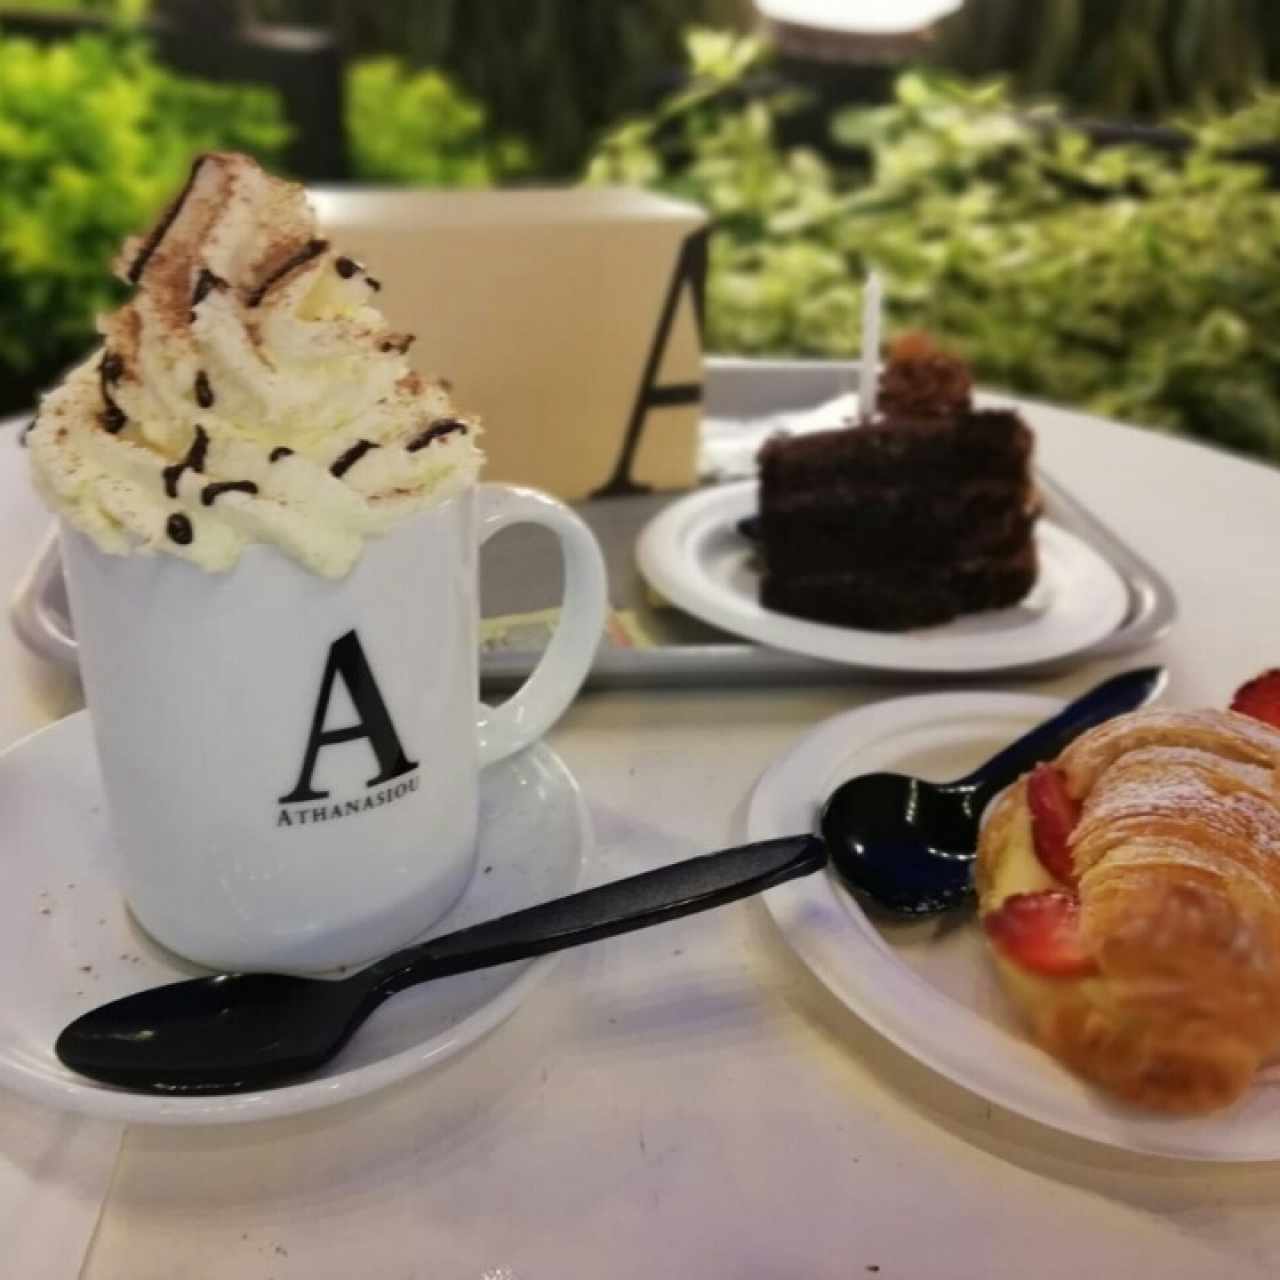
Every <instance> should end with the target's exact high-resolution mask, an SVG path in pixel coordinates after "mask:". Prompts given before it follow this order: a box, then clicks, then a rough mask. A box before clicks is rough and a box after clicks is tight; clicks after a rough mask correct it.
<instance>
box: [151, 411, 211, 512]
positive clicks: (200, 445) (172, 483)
mask: <svg viewBox="0 0 1280 1280" xmlns="http://www.w3.org/2000/svg"><path fill="white" fill-rule="evenodd" d="M208 451H209V437H208V436H207V435H206V434H205V429H204V428H203V427H196V434H195V439H194V440H192V442H191V448H190V449H188V450H187V456H186V457H185V458H183V460H182V461H181V462H175V463H174V464H173V466H171V467H165V469H164V470H163V471H162V472H161V473H160V474H161V475H162V476H163V477H164V491H165V493H167V494H168V495H169V497H171V498H176V497H177V496H178V481H179V480H180V479H181V478H182V473H183V472H184V471H186V470H187V469H188V468H190V469H191V470H192V471H203V470H204V459H205V454H207V453H208Z"/></svg>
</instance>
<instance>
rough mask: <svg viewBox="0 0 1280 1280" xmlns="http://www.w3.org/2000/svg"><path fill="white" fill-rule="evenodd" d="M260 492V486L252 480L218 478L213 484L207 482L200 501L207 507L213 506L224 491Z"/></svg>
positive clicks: (201, 492)
mask: <svg viewBox="0 0 1280 1280" xmlns="http://www.w3.org/2000/svg"><path fill="white" fill-rule="evenodd" d="M257 492H258V486H257V485H256V484H254V483H253V481H252V480H218V481H215V482H214V483H213V484H207V485H205V487H204V488H203V489H202V490H201V491H200V501H201V502H203V503H204V505H205V506H206V507H211V506H213V504H214V503H215V502H216V501H217V500H218V499H219V498H220V497H221V496H222V495H223V494H224V493H248V494H255V493H257Z"/></svg>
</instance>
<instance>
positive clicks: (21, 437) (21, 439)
mask: <svg viewBox="0 0 1280 1280" xmlns="http://www.w3.org/2000/svg"><path fill="white" fill-rule="evenodd" d="M39 421H40V419H39V418H32V419H31V421H30V422H28V423H27V425H26V426H25V427H23V428H22V430H21V431H20V432H19V434H18V444H19V445H20V446H21V447H22V448H23V449H25V448H26V447H27V437H28V436H29V435H30V434H31V432H32V431H33V430H34V429H35V425H36V423H37V422H39Z"/></svg>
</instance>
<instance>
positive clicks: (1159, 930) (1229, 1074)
mask: <svg viewBox="0 0 1280 1280" xmlns="http://www.w3.org/2000/svg"><path fill="white" fill-rule="evenodd" d="M1278 770H1280V730H1277V729H1275V728H1272V727H1271V726H1270V725H1268V724H1264V723H1262V722H1261V721H1259V720H1254V719H1251V718H1250V717H1248V716H1246V715H1240V714H1237V713H1235V712H1233V711H1166V710H1148V711H1140V712H1136V713H1134V714H1132V715H1126V716H1120V717H1118V718H1116V719H1115V720H1111V721H1109V722H1108V723H1106V724H1103V725H1101V726H1100V727H1098V728H1096V729H1093V730H1092V731H1090V732H1089V733H1087V734H1085V735H1083V736H1082V737H1080V738H1079V739H1077V740H1076V741H1075V742H1074V743H1072V745H1071V746H1069V747H1068V748H1067V749H1066V750H1065V751H1064V752H1063V753H1062V754H1061V756H1060V757H1059V758H1058V760H1057V762H1056V774H1057V780H1056V785H1059V786H1060V787H1061V788H1062V789H1063V790H1064V792H1065V796H1064V803H1065V804H1067V805H1069V806H1071V807H1072V808H1071V812H1072V816H1073V818H1074V827H1073V828H1072V829H1070V831H1069V833H1067V834H1065V837H1064V843H1063V846H1062V852H1063V855H1064V860H1063V861H1062V862H1061V863H1060V864H1056V869H1057V871H1058V872H1059V874H1057V875H1055V874H1053V873H1052V872H1051V871H1050V870H1049V868H1048V866H1046V865H1045V862H1046V860H1045V857H1044V855H1043V853H1041V854H1040V856H1037V852H1038V850H1040V843H1039V835H1040V832H1039V831H1033V809H1034V808H1035V805H1034V804H1033V803H1032V795H1031V793H1032V790H1033V789H1034V786H1035V784H1036V779H1035V777H1034V775H1032V776H1030V777H1024V778H1022V779H1020V780H1019V781H1018V782H1017V783H1015V784H1014V785H1013V786H1012V787H1011V788H1009V789H1008V790H1007V791H1006V792H1005V793H1004V794H1003V795H1002V796H1001V797H1000V798H999V799H998V800H997V801H996V802H995V804H994V805H993V806H992V809H991V811H990V813H989V815H988V818H987V821H986V822H985V824H984V827H983V831H982V834H981V838H980V842H979V848H978V858H977V865H976V872H975V875H976V885H977V890H978V900H979V910H980V913H981V915H982V918H983V923H984V926H985V927H986V932H987V935H988V938H989V939H990V940H991V943H992V953H993V955H994V957H995V962H996V964H997V967H998V969H999V972H1000V975H1001V979H1002V981H1003V983H1004V985H1005V986H1006V988H1007V990H1008V992H1009V993H1010V995H1011V997H1012V999H1013V1001H1014V1002H1015V1004H1017V1005H1018V1006H1020V1008H1021V1011H1022V1012H1023V1014H1024V1015H1025V1017H1026V1020H1027V1021H1028V1022H1029V1024H1030V1027H1031V1030H1032V1033H1033V1035H1034V1037H1035V1039H1036V1040H1037V1041H1038V1043H1039V1044H1040V1045H1041V1046H1042V1047H1043V1048H1045V1049H1046V1050H1048V1052H1050V1053H1051V1054H1053V1055H1054V1056H1056V1057H1057V1058H1059V1059H1060V1060H1061V1061H1063V1062H1064V1063H1066V1064H1067V1065H1068V1066H1069V1067H1071V1068H1072V1069H1073V1070H1075V1071H1076V1072H1078V1073H1079V1074H1080V1075H1082V1076H1084V1077H1085V1078H1087V1079H1089V1080H1091V1081H1093V1082H1094V1083H1095V1084H1098V1085H1100V1086H1102V1087H1103V1088H1104V1089H1106V1090H1109V1091H1110V1092H1112V1093H1113V1094H1116V1095H1118V1096H1119V1097H1121V1098H1124V1099H1126V1100H1128V1101H1130V1102H1133V1103H1138V1104H1141V1105H1143V1106H1147V1107H1151V1108H1155V1109H1159V1110H1164V1111H1170V1112H1203V1111H1211V1110H1214V1109H1216V1108H1219V1107H1224V1106H1226V1105H1228V1104H1229V1103H1231V1102H1232V1101H1234V1100H1235V1099H1236V1098H1238V1097H1239V1096H1240V1095H1241V1094H1242V1093H1243V1092H1244V1091H1245V1090H1246V1089H1247V1088H1248V1087H1249V1084H1250V1082H1251V1081H1252V1079H1253V1077H1254V1075H1255V1073H1256V1072H1257V1070H1258V1068H1259V1066H1260V1065H1261V1064H1262V1063H1263V1062H1264V1061H1265V1060H1266V1059H1267V1058H1269V1057H1270V1056H1271V1055H1273V1054H1275V1053H1276V1052H1277V1050H1280V772H1278ZM1037 812H1038V811H1037ZM1049 863H1050V865H1055V864H1054V863H1053V860H1052V859H1049ZM1018 895H1026V896H1024V897H1019V896H1018ZM1077 895H1078V897H1077ZM1077 902H1078V906H1077ZM1033 908H1034V909H1033Z"/></svg>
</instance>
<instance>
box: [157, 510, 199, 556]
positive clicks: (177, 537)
mask: <svg viewBox="0 0 1280 1280" xmlns="http://www.w3.org/2000/svg"><path fill="white" fill-rule="evenodd" d="M164 527H165V531H166V532H167V533H168V535H169V537H171V538H172V539H173V540H174V542H176V543H177V544H178V545H179V546H180V547H185V546H187V545H188V544H189V543H190V542H191V539H192V538H194V537H195V531H194V530H193V529H192V528H191V521H190V520H188V519H187V517H186V516H184V515H183V514H182V512H181V511H175V512H174V513H173V515H171V516H170V517H169V519H168V520H167V521H166V522H165V526H164Z"/></svg>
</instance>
